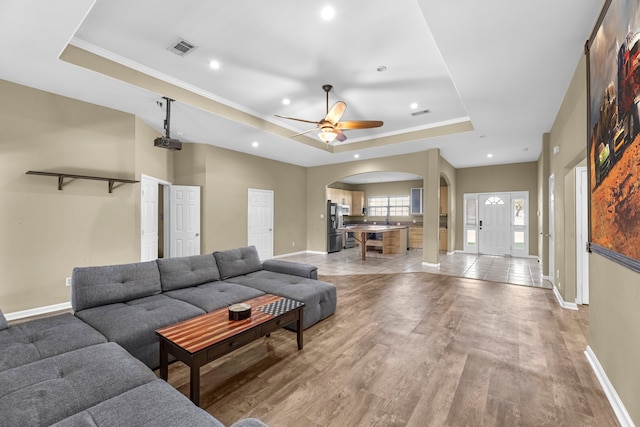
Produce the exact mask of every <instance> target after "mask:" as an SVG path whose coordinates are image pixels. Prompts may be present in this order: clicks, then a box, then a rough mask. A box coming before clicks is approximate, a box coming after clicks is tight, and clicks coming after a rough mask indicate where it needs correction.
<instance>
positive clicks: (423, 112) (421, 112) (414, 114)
mask: <svg viewBox="0 0 640 427" xmlns="http://www.w3.org/2000/svg"><path fill="white" fill-rule="evenodd" d="M430 112H431V110H421V111H414V112H413V113H411V115H412V116H414V117H415V116H420V115H422V114H429V113H430Z"/></svg>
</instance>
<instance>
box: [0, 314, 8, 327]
mask: <svg viewBox="0 0 640 427" xmlns="http://www.w3.org/2000/svg"><path fill="white" fill-rule="evenodd" d="M8 327H9V323H7V319H6V318H5V317H4V314H2V310H0V331H1V330H3V329H7V328H8Z"/></svg>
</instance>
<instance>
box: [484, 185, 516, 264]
mask: <svg viewBox="0 0 640 427" xmlns="http://www.w3.org/2000/svg"><path fill="white" fill-rule="evenodd" d="M478 205H479V206H478V208H479V212H480V215H479V221H478V229H479V239H478V240H479V243H480V253H482V254H489V255H510V254H511V248H510V246H511V245H510V241H511V238H510V237H511V218H510V216H509V215H510V212H511V198H510V195H509V194H507V193H495V194H481V195H480V197H479V198H478Z"/></svg>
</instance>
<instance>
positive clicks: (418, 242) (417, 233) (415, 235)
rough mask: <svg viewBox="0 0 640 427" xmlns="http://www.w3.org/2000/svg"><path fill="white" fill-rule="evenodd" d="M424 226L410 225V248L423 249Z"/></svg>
mask: <svg viewBox="0 0 640 427" xmlns="http://www.w3.org/2000/svg"><path fill="white" fill-rule="evenodd" d="M422 235H423V229H422V227H409V249H422Z"/></svg>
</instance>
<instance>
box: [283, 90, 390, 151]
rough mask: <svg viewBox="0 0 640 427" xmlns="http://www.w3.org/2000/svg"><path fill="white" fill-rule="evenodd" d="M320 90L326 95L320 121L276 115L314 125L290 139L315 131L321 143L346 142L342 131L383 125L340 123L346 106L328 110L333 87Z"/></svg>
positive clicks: (374, 121)
mask: <svg viewBox="0 0 640 427" xmlns="http://www.w3.org/2000/svg"><path fill="white" fill-rule="evenodd" d="M322 89H324V91H325V94H326V105H327V114H326V115H325V116H324V118H323V119H322V120H320V121H317V122H314V121H312V120H304V119H297V118H295V117H287V116H280V115H278V114H276V117H280V118H283V119H289V120H296V121H299V122H305V123H312V124H315V125H316V127H315V128H313V129H309V130H307V131H304V132H300V133H297V134H295V135H293V136H292V137H295V136H299V135H304V134H305V133H308V132H311V131H314V130H316V129H317V130H319V131H320V132H319V133H318V137H320V139H321V140H322V141H324V142H326V143H327V144H328V143H330V142H331V141H333V140H334V139H336V140H338V141H341V142H342V141H344V140H346V139H347V136H346V135H345V134H344V133H343V132H342V131H343V130H350V129H368V128H377V127H380V126H382V125H383V122H381V121H379V120H354V121H344V122H341V121H340V118H341V117H342V115H343V114H344V111H345V110H346V109H347V104H345V103H344V102H342V101H338V102H336V103H335V104H334V105H333V107H331V109H329V92H331V89H333V86H331V85H323V86H322Z"/></svg>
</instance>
